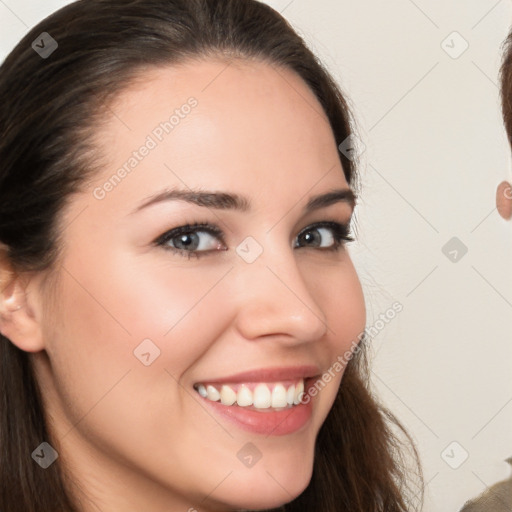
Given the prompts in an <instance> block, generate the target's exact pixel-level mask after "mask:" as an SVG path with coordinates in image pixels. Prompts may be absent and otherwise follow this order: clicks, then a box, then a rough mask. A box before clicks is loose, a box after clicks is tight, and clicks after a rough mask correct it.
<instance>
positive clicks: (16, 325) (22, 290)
mask: <svg viewBox="0 0 512 512" xmlns="http://www.w3.org/2000/svg"><path fill="white" fill-rule="evenodd" d="M6 253H7V251H6V250H5V246H3V245H0V333H2V334H3V335H4V336H5V337H6V338H8V339H9V340H10V341H11V342H12V343H13V344H14V345H16V346H17V347H18V348H19V349H21V350H24V351H25V352H39V351H41V350H43V349H44V343H43V336H42V329H41V325H40V318H42V315H39V314H37V315H36V314H35V312H36V308H35V307H34V306H35V305H39V303H40V301H39V297H38V296H37V297H36V296H34V294H38V293H39V290H37V289H35V288H34V289H32V288H31V284H33V283H32V282H31V280H30V279H28V280H27V276H26V275H25V274H18V273H16V272H15V271H14V270H13V268H12V266H11V264H10V262H9V260H8V258H7V254H6Z"/></svg>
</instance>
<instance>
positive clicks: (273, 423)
mask: <svg viewBox="0 0 512 512" xmlns="http://www.w3.org/2000/svg"><path fill="white" fill-rule="evenodd" d="M314 381H315V378H313V377H312V378H308V379H305V380H304V379H298V380H296V381H294V382H293V381H292V382H293V383H292V384H291V385H290V387H288V389H286V388H285V386H284V384H290V381H280V382H277V383H265V382H250V383H238V384H237V385H233V384H232V385H230V386H228V385H226V384H217V385H216V386H215V387H214V386H213V385H212V384H208V385H207V386H204V385H196V386H194V387H195V389H196V391H197V392H198V394H200V395H201V398H202V399H203V400H204V401H205V402H206V404H207V406H209V407H210V408H211V409H212V410H213V411H214V412H216V413H217V414H220V415H221V416H223V417H225V418H227V419H228V420H230V421H232V422H234V423H235V424H236V425H237V426H238V427H240V428H242V429H244V430H248V431H250V432H254V433H257V434H264V435H266V436H269V435H286V434H291V433H293V432H296V431H297V430H299V429H301V428H302V427H304V425H306V423H308V421H309V419H310V418H311V415H312V400H311V399H310V400H307V401H304V400H303V396H304V395H305V393H306V392H307V391H308V389H309V387H310V386H311V385H313V383H314ZM199 386H203V387H202V388H200V387H199ZM206 387H208V388H213V389H217V388H219V387H220V388H221V391H220V392H217V395H215V394H213V395H212V394H211V393H209V396H204V395H205V389H206ZM290 388H291V389H292V390H294V393H293V399H292V403H290V398H291V393H290ZM294 388H295V389H294ZM199 389H201V392H199ZM264 389H266V390H267V391H266V392H265V391H264ZM227 390H229V391H227ZM285 390H286V391H285ZM210 391H211V390H210ZM235 391H236V392H235ZM283 392H284V393H283ZM221 393H222V400H221ZM251 394H253V396H254V403H249V402H250V396H251ZM276 395H279V396H278V397H277V398H276ZM217 396H218V398H216V397H217ZM238 397H241V398H242V399H244V397H245V399H246V400H247V401H246V402H243V403H245V404H246V405H243V406H242V405H238V404H237V402H236V400H237V398H238ZM309 398H311V397H309ZM223 402H224V403H223Z"/></svg>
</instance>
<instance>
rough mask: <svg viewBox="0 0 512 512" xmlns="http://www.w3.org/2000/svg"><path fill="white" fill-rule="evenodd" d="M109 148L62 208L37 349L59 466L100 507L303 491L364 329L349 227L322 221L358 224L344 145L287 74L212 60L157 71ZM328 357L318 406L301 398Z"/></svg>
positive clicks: (237, 503)
mask: <svg viewBox="0 0 512 512" xmlns="http://www.w3.org/2000/svg"><path fill="white" fill-rule="evenodd" d="M172 116H173V117H172ZM96 141H97V147H98V151H99V154H100V155H101V156H102V157H103V158H104V159H105V165H104V168H103V170H102V171H101V174H99V175H97V176H96V178H97V179H95V182H94V183H92V184H91V186H90V188H88V189H87V190H86V191H85V192H83V193H80V194H77V195H75V196H72V197H71V201H70V203H69V205H68V206H67V207H66V209H65V210H64V212H63V213H64V215H63V217H62V226H63V228H62V241H63V258H62V260H61V264H62V265H61V266H60V265H59V266H58V269H57V271H56V272H57V274H56V275H57V277H58V279H57V281H56V283H57V288H56V291H55V303H54V304H53V306H52V308H51V314H48V315H47V316H44V317H43V318H42V320H41V321H42V322H43V328H44V343H45V351H42V352H38V353H35V354H33V357H34V363H35V365H36V375H37V378H38V380H39V381H40V382H41V385H42V387H43V396H44V401H45V405H46V408H47V410H48V413H49V414H50V417H51V419H52V424H53V429H54V432H55V438H56V439H57V441H58V443H59V446H58V451H59V456H60V461H61V463H65V464H67V465H68V467H69V468H71V472H72V475H73V476H74V477H75V479H76V480H77V481H78V482H79V483H80V484H81V486H82V488H83V489H84V490H85V491H86V494H87V495H88V496H90V497H91V499H92V500H93V501H94V502H95V503H96V504H97V505H98V506H99V507H100V508H101V509H102V510H152V511H162V512H163V511H166V512H168V511H169V510H183V511H187V510H194V509H196V510H201V511H203V510H228V509H229V510H232V509H236V508H251V509H261V508H270V507H274V506H277V505H280V504H283V503H285V502H288V501H290V500H292V499H293V498H295V497H296V496H297V495H299V494H300V493H301V492H302V491H303V490H304V489H305V487H306V486H307V484H308V482H309V480H310V476H311V471H312V465H313V454H314V444H315V438H316V436H317V434H318V431H319V429H320V426H321V425H322V423H323V422H324V420H325V418H326V416H327V414H328V412H329V410H330V408H331V406H332V404H333V401H334V398H335V395H336V392H337V390H338V387H339V384H340V381H341V378H342V374H343V370H339V365H338V367H336V365H335V366H334V368H337V370H338V371H336V369H335V370H333V368H332V367H333V364H334V363H335V362H336V361H337V360H338V361H340V360H341V357H340V356H342V355H343V354H344V353H345V352H346V351H347V350H349V349H350V348H353V342H354V341H357V339H358V338H357V336H358V334H359V333H360V332H361V331H363V330H364V326H365V307H364V299H363V294H362V290H361V286H360V282H359V280H358V277H357V274H356V272H355V269H354V267H353V264H352V262H351V259H350V256H349V253H348V252H347V248H346V247H344V246H343V245H341V247H340V248H339V249H338V250H337V251H336V250H333V247H335V246H336V240H337V230H336V228H333V227H332V226H335V224H332V226H330V225H324V226H317V227H315V226H313V225H314V224H316V223H321V222H331V223H339V224H341V225H346V224H348V223H349V220H350V218H351V214H352V208H353V207H352V204H351V202H350V200H349V196H348V195H347V194H346V191H348V190H349V186H348V184H347V181H346V180H345V177H344V174H343V170H342V167H341V164H340V161H339V157H338V153H337V151H338V150H337V144H339V143H340V142H341V141H336V140H334V137H333V134H332V131H331V129H330V126H329V123H328V121H327V118H326V116H325V114H324V113H323V111H322V108H321V106H320V104H319V103H318V101H317V99H316V98H315V96H314V94H313V93H312V92H311V91H310V90H309V89H308V87H307V86H306V85H305V83H304V82H302V81H301V79H300V78H299V77H297V76H296V75H294V74H293V73H292V72H291V71H288V70H283V69H280V70H277V69H275V68H274V67H272V66H270V65H268V64H263V63H247V62H238V63H232V64H231V65H229V66H228V65H227V64H226V63H224V62H221V61H215V60H210V61H202V62H194V63H188V64H186V65H181V66H179V67H173V68H167V69H165V68H162V69H159V70H153V71H152V72H150V73H146V76H145V80H144V82H143V83H139V84H138V85H137V86H134V87H131V88H130V89H128V90H127V91H125V92H124V93H122V94H121V95H120V96H119V97H118V98H117V100H116V102H115V104H113V105H112V106H111V109H109V110H108V112H107V114H106V116H105V125H104V126H102V127H101V129H98V132H97V133H96ZM144 147H145V148H146V149H142V148H144ZM123 168H124V171H123ZM178 190H179V191H181V192H180V193H183V194H188V195H189V197H188V199H189V200H188V201H187V200H186V199H187V196H183V197H182V198H181V199H179V198H176V197H174V199H173V198H172V197H171V195H170V192H171V191H178ZM334 190H337V191H345V193H342V194H340V195H338V196H337V199H336V200H335V201H327V202H326V201H324V202H323V204H322V201H316V202H314V203H313V204H312V205H310V207H309V208H308V204H309V202H310V201H311V199H312V198H314V197H317V196H322V195H324V194H328V193H330V192H332V191H334ZM192 191H194V192H197V191H200V192H201V193H206V191H208V192H209V193H210V192H211V193H215V194H218V195H216V196H211V195H208V196H204V197H202V198H199V196H194V195H193V194H192ZM164 192H165V194H168V195H167V196H165V194H163V193H164ZM227 194H229V196H231V195H233V196H236V197H237V198H238V199H237V202H235V200H234V199H232V198H231V197H228V196H227ZM194 197H195V198H196V199H195V200H194ZM151 198H153V199H155V198H157V199H160V200H157V201H152V202H151ZM148 201H150V204H147V203H148ZM239 202H240V203H241V204H239ZM242 207H244V208H242ZM193 223H200V224H202V225H203V226H202V227H195V228H189V229H188V232H186V231H187V230H186V229H184V230H182V231H181V232H178V231H174V233H169V232H170V231H172V230H176V229H177V228H180V227H182V226H186V225H187V224H193ZM204 225H207V226H204ZM209 226H211V227H209ZM164 234H167V235H166V236H165V237H164V236H163V235H164ZM341 243H343V240H341ZM178 251H179V252H178ZM344 367H345V363H343V369H344ZM329 369H331V379H330V382H329V383H328V384H325V382H324V386H325V387H323V389H322V390H321V391H319V392H318V394H316V396H314V397H312V399H311V401H310V403H309V404H307V405H305V404H299V405H293V406H291V405H289V403H288V402H289V401H290V398H291V401H293V399H294V398H295V401H297V400H296V398H297V397H294V396H293V394H294V393H295V395H297V394H298V393H299V392H300V385H301V384H300V383H301V381H302V378H304V377H305V378H308V380H306V386H308V385H311V384H312V383H314V382H315V381H317V380H318V379H319V377H320V375H321V374H323V373H325V372H327V371H328V370H329ZM244 374H245V375H244ZM325 380H326V381H327V380H328V379H325ZM205 392H207V393H208V396H202V395H201V393H202V394H203V395H205ZM219 393H220V394H221V395H222V402H223V403H221V402H215V401H214V400H215V399H216V398H218V396H217V395H218V394H219ZM234 399H236V400H238V401H240V404H241V405H238V404H237V402H235V403H233V404H232V405H227V404H229V403H231V402H232V401H233V400H234ZM251 401H253V402H255V404H254V405H252V406H249V405H247V404H248V403H250V402H251ZM272 404H274V407H272ZM269 405H270V406H271V407H268V406H269ZM340 428H343V425H340ZM82 503H83V504H84V508H85V507H86V505H85V499H84V496H82ZM85 509H86V510H96V509H95V508H93V507H92V506H90V508H85Z"/></svg>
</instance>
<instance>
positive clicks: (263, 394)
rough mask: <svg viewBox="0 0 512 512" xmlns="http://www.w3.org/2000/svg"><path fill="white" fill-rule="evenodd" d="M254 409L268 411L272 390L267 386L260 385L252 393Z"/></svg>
mask: <svg viewBox="0 0 512 512" xmlns="http://www.w3.org/2000/svg"><path fill="white" fill-rule="evenodd" d="M252 395H253V397H254V407H256V408H257V409H268V408H269V407H270V403H271V395H270V389H268V386H267V385H266V384H258V385H257V386H256V387H255V388H254V391H253V393H252Z"/></svg>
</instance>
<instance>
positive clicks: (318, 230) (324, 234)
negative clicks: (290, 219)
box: [295, 221, 354, 251]
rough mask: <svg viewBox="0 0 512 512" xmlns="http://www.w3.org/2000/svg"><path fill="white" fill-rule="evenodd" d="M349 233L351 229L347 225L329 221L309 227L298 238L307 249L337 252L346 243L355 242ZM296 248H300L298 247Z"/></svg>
mask: <svg viewBox="0 0 512 512" xmlns="http://www.w3.org/2000/svg"><path fill="white" fill-rule="evenodd" d="M348 233H349V227H348V225H347V224H340V223H339V222H332V221H328V222H320V223H317V224H315V225H313V226H309V227H308V228H306V229H305V230H303V231H302V232H301V233H300V234H299V236H298V237H297V238H298V241H299V242H302V243H304V244H305V246H306V247H308V246H309V247H318V248H321V249H324V250H331V251H337V250H339V249H340V248H341V247H342V246H344V245H345V243H346V242H353V241H354V239H353V238H352V237H351V236H349V234H348ZM295 247H298V246H297V245H296V246H295Z"/></svg>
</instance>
